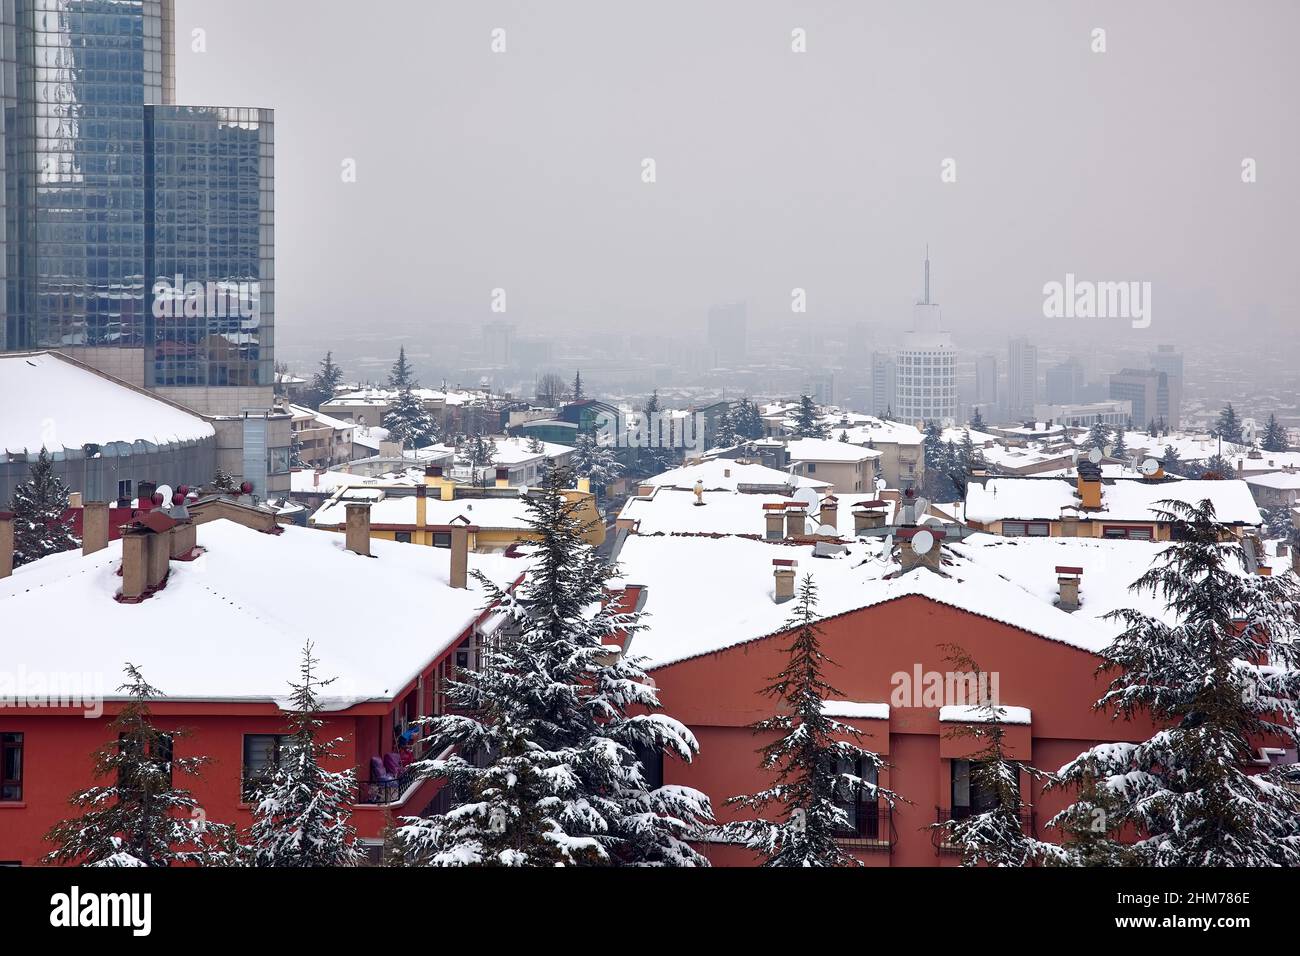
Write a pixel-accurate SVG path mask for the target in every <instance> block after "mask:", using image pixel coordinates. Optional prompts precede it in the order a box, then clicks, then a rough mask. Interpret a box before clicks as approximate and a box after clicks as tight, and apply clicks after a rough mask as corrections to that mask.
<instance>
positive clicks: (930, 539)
mask: <svg viewBox="0 0 1300 956" xmlns="http://www.w3.org/2000/svg"><path fill="white" fill-rule="evenodd" d="M933 547H934V535H932V534H930V532H928V531H918V532H917V533H916V534H914V535H913V536H912V550H913V551H915V552H916V553H917V554H929V553H930V549H931V548H933Z"/></svg>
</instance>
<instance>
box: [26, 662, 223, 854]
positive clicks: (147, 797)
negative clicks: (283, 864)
mask: <svg viewBox="0 0 1300 956" xmlns="http://www.w3.org/2000/svg"><path fill="white" fill-rule="evenodd" d="M118 690H119V691H121V692H125V694H126V697H127V702H126V704H124V705H123V707H122V709H121V711H119V713H118V715H117V717H115V718H114V719H113V721H112V723H110V724H109V731H110V733H111V737H110V740H109V742H108V743H107V744H105V745H104V746H103V747H102V748H100V749H99V750H98V751H97V752H96V753H95V754H94V755H93V759H94V775H95V777H96V778H97V779H103V780H104V781H105V783H104V784H103V785H102V786H95V787H91V788H89V789H87V790H83V791H81V792H79V793H77V794H74V795H73V797H72V799H71V804H72V806H73V807H74V808H75V809H77V810H80V811H81V813H80V815H78V816H75V817H72V818H70V819H67V820H64V821H62V822H60V823H57V824H55V825H54V827H53V828H51V829H50V831H49V833H47V834H46V835H45V839H46V840H47V841H49V842H50V843H52V844H54V846H55V849H54V850H52V851H51V852H50V853H49V855H48V856H46V857H45V862H46V863H58V864H79V865H82V866H171V865H173V864H183V863H189V864H199V865H203V866H221V865H228V864H229V863H230V862H231V857H230V852H231V848H232V847H233V846H234V831H233V828H232V827H230V826H228V825H226V824H219V823H209V822H207V818H206V815H205V814H204V812H203V809H202V807H200V806H199V803H198V801H197V800H195V799H194V797H193V795H192V794H191V793H190V792H189V791H188V790H185V789H182V788H180V787H178V786H177V785H176V780H175V778H176V777H177V776H178V775H179V776H182V777H197V776H198V774H199V771H200V770H201V768H202V767H203V766H204V765H205V764H206V763H208V760H207V758H206V757H176V756H174V754H173V752H172V749H173V747H174V745H175V742H176V741H177V740H179V739H181V738H183V737H185V736H187V734H186V732H185V731H181V730H172V731H166V732H164V731H161V730H159V729H158V728H157V727H155V726H154V723H153V717H152V715H151V713H150V711H149V701H151V700H157V699H159V698H161V697H162V696H163V694H162V692H161V691H160V690H158V688H156V687H152V686H150V685H149V683H148V682H147V681H146V680H145V679H144V677H143V676H142V675H141V673H140V671H139V669H138V668H137V667H136V666H135V665H134V664H127V665H126V682H125V683H123V684H122V685H121V686H120V687H118Z"/></svg>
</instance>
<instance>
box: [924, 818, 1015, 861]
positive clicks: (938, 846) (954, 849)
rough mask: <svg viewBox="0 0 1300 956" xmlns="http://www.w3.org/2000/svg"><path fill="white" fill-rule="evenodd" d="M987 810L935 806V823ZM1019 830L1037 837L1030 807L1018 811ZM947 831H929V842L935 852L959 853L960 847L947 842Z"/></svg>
mask: <svg viewBox="0 0 1300 956" xmlns="http://www.w3.org/2000/svg"><path fill="white" fill-rule="evenodd" d="M987 812H988V811H987V810H978V809H976V808H974V807H935V808H934V821H935V823H947V822H949V821H953V820H968V819H970V818H971V817H973V816H976V815H978V814H980V813H987ZM1020 830H1021V832H1022V833H1024V834H1025V836H1028V837H1037V836H1038V832H1037V827H1036V824H1035V821H1034V811H1033V810H1032V809H1028V808H1026V809H1022V810H1021V811H1020ZM947 837H948V831H946V830H939V829H934V830H931V831H930V842H931V843H933V844H934V849H935V852H936V853H960V852H961V847H959V846H955V845H954V844H952V843H949V842H948V840H947Z"/></svg>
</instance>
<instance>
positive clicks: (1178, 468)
mask: <svg viewBox="0 0 1300 956" xmlns="http://www.w3.org/2000/svg"><path fill="white" fill-rule="evenodd" d="M1160 467H1161V468H1163V469H1164V470H1165V471H1167V472H1168V473H1169V474H1171V475H1181V474H1182V473H1183V467H1184V466H1183V460H1182V456H1181V455H1180V454H1179V453H1178V449H1177V448H1175V447H1174V446H1173V445H1166V446H1165V450H1164V453H1163V454H1162V455H1161V456H1160Z"/></svg>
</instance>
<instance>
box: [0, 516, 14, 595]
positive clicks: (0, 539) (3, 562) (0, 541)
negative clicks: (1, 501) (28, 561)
mask: <svg viewBox="0 0 1300 956" xmlns="http://www.w3.org/2000/svg"><path fill="white" fill-rule="evenodd" d="M13 573H14V513H13V512H12V511H0V579H3V578H7V577H9V575H11V574H13Z"/></svg>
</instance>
